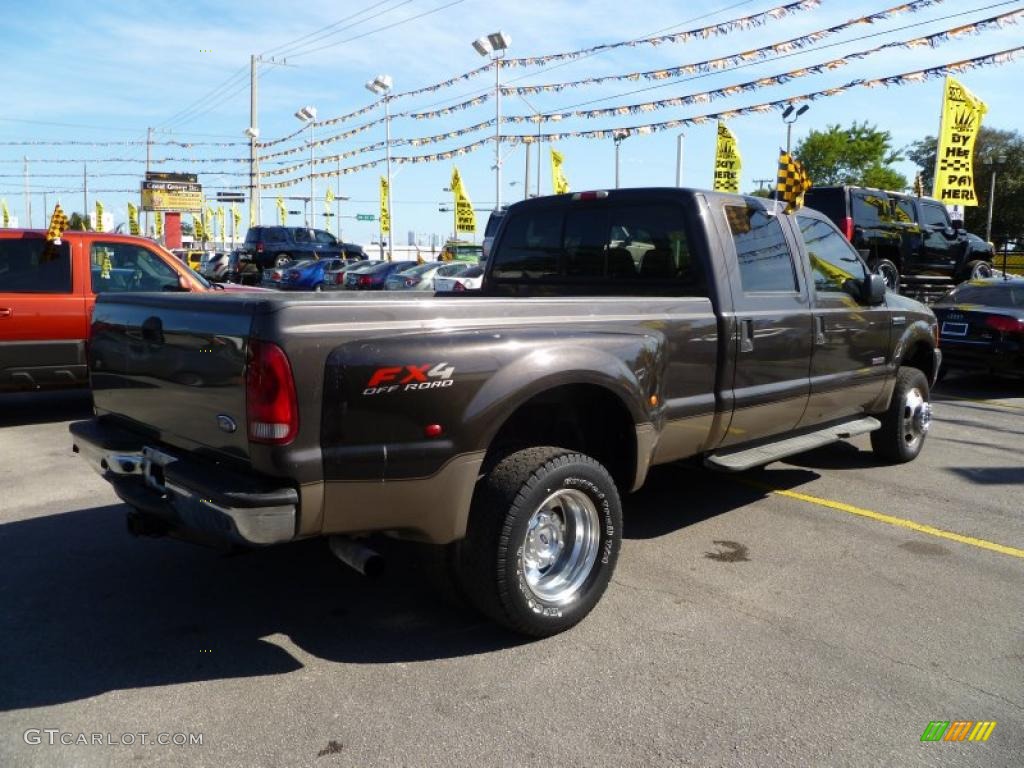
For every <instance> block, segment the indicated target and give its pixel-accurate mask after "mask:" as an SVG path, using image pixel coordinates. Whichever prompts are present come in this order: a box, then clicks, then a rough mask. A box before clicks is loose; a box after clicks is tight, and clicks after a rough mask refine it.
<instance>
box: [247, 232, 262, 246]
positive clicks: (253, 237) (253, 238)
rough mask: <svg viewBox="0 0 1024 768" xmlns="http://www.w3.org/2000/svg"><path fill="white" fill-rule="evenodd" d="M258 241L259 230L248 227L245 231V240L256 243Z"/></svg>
mask: <svg viewBox="0 0 1024 768" xmlns="http://www.w3.org/2000/svg"><path fill="white" fill-rule="evenodd" d="M259 241H260V230H258V229H250V230H249V231H248V232H246V233H245V242H246V243H258V242H259Z"/></svg>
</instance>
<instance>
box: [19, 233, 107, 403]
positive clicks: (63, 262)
mask: <svg viewBox="0 0 1024 768" xmlns="http://www.w3.org/2000/svg"><path fill="white" fill-rule="evenodd" d="M71 243H72V241H71V240H70V239H69V238H65V239H64V241H63V243H62V244H61V245H54V244H53V243H51V242H48V241H47V240H45V239H44V238H43V237H42V236H40V235H39V234H38V233H24V234H15V235H14V236H13V237H0V389H3V388H5V387H32V386H35V385H40V386H45V385H48V384H72V383H75V382H81V381H83V380H84V378H85V347H84V344H85V341H84V340H85V337H86V334H87V323H86V311H85V300H84V298H83V296H82V291H83V287H84V286H83V283H82V279H83V278H82V271H81V270H74V271H73V270H72V249H71Z"/></svg>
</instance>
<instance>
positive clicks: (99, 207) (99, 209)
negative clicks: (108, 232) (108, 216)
mask: <svg viewBox="0 0 1024 768" xmlns="http://www.w3.org/2000/svg"><path fill="white" fill-rule="evenodd" d="M92 228H93V229H94V230H96V231H97V232H103V231H104V229H103V203H101V202H100V201H99V200H97V201H96V221H95V222H93V227H92Z"/></svg>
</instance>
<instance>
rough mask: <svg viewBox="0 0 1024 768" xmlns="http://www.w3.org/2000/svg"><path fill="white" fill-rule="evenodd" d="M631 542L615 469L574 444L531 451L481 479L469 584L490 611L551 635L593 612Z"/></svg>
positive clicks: (469, 541)
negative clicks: (626, 539)
mask: <svg viewBox="0 0 1024 768" xmlns="http://www.w3.org/2000/svg"><path fill="white" fill-rule="evenodd" d="M621 542H622V506H621V503H620V501H619V494H618V490H617V489H616V487H615V483H614V481H613V480H612V478H611V476H610V475H609V474H608V471H607V470H606V469H605V468H604V467H603V466H601V464H599V463H598V462H597V461H595V460H594V459H592V458H590V457H589V456H585V455H583V454H580V453H576V452H574V451H570V450H567V449H564V448H553V447H543V448H528V449H526V450H522V451H517V452H516V453H513V454H511V455H509V456H507V457H505V458H504V459H503V460H502V461H500V462H499V463H498V464H497V465H496V466H495V467H494V468H493V469H492V470H491V471H490V473H488V475H487V476H486V477H485V478H484V479H483V480H482V481H481V483H480V486H479V487H478V489H477V493H476V495H475V497H474V500H473V508H472V510H471V511H470V517H469V527H468V530H467V536H466V539H464V540H463V541H462V542H461V543H460V546H459V553H458V558H457V562H458V566H459V567H458V571H459V580H460V582H461V584H462V588H463V590H464V591H465V593H466V595H467V597H468V598H469V599H470V601H471V602H472V603H473V604H474V605H475V606H476V608H477V609H478V610H480V611H481V612H482V613H484V614H485V615H487V616H488V617H490V618H492V619H493V620H495V621H497V622H498V623H500V624H503V625H504V626H506V627H508V628H509V629H512V630H514V631H516V632H521V633H523V634H526V635H532V636H534V637H547V636H550V635H554V634H557V633H559V632H562V631H564V630H566V629H568V628H569V627H571V626H573V625H574V624H576V623H577V622H579V621H580V620H582V619H583V618H584V617H585V616H586V615H587V614H588V613H590V611H591V610H592V609H593V607H594V606H595V605H596V604H597V601H598V600H600V598H601V595H602V594H603V593H604V590H605V588H606V587H607V586H608V582H609V580H610V579H611V575H612V571H613V570H614V568H615V562H616V559H617V558H618V553H619V548H620V546H621Z"/></svg>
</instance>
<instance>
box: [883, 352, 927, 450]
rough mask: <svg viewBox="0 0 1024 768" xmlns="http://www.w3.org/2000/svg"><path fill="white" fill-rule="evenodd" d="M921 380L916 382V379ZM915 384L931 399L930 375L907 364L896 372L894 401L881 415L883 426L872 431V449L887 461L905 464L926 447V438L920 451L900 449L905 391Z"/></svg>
mask: <svg viewBox="0 0 1024 768" xmlns="http://www.w3.org/2000/svg"><path fill="white" fill-rule="evenodd" d="M918 378H920V381H917V382H915V379H918ZM914 386H920V387H922V388H923V390H924V393H925V399H926V400H930V399H931V392H930V389H929V387H928V377H927V376H926V375H925V374H924V372H923V371H921V370H919V369H917V368H910V367H907V366H903V367H901V368H900V369H899V370H898V371H897V372H896V386H895V387H894V388H893V393H892V402H890V403H889V407H888V409H887V410H886V411H885V413H884V414H883V415H882V417H881V421H882V427H881V429H876V430H875V431H874V432H872V433H871V450H872V451H874V453H875V455H876V456H878V457H879V458H881V459H884V460H885V461H888V462H891V463H894V464H903V463H905V462H908V461H913V460H914V459H915V458H917V456H918V454H919V453H920V451H921V448H923V447H924V442H925V441H924V440H922V441H921V443H922V445H921V447H920V448H919V449H918V452H917V453H915V454H914V455H913V456H908V455H906V454H905V453H904V452H902V451H901V450H900V449H899V447H898V446H899V444H900V441H901V440H902V439H903V438H902V436H901V434H900V432H901V419H902V414H901V411H902V410H903V393H904V392H906V391H907V390H908V389H911V388H912V387H914Z"/></svg>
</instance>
